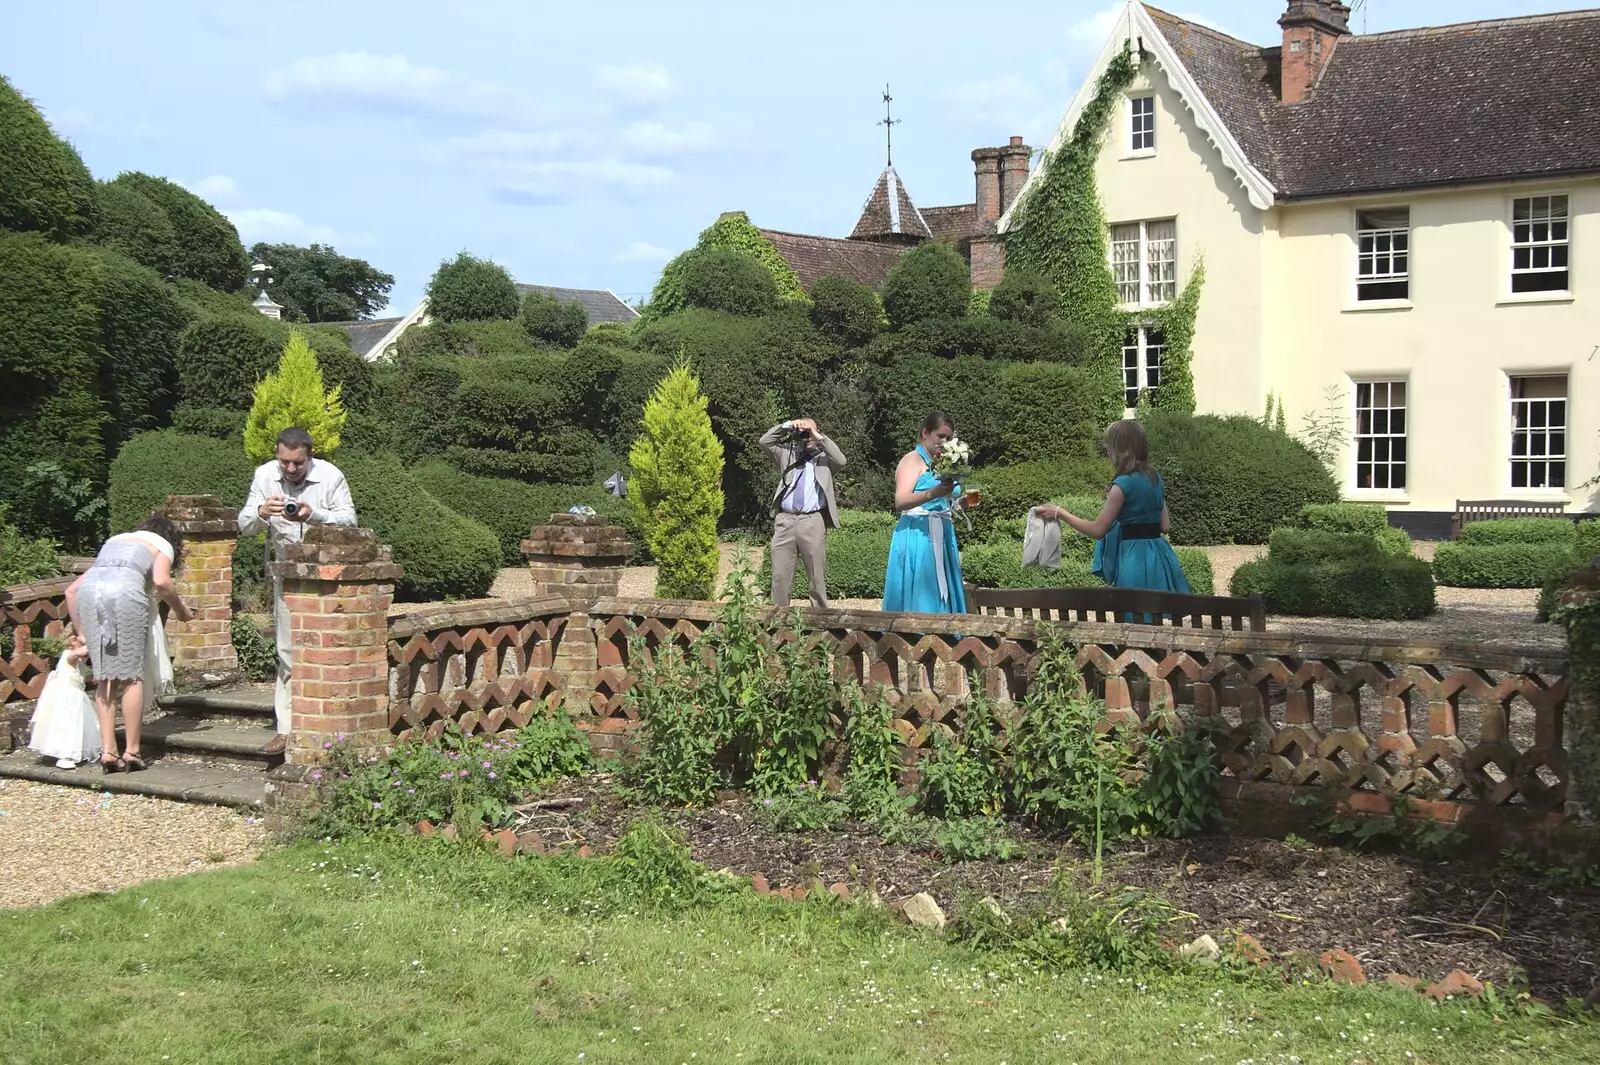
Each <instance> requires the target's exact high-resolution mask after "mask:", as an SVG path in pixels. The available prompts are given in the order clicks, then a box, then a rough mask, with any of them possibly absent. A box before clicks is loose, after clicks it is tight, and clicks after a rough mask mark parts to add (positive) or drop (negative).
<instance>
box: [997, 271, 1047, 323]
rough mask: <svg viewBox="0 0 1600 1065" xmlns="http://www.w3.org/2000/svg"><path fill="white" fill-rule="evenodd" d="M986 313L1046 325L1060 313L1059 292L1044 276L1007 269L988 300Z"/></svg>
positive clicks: (1006, 318) (1001, 317)
mask: <svg viewBox="0 0 1600 1065" xmlns="http://www.w3.org/2000/svg"><path fill="white" fill-rule="evenodd" d="M988 313H989V314H990V315H991V316H992V317H995V318H999V319H1002V320H1006V321H1013V322H1021V323H1022V324H1024V325H1034V326H1042V325H1047V324H1049V323H1050V322H1052V321H1054V320H1055V319H1056V318H1057V317H1058V316H1059V315H1060V314H1061V293H1060V292H1058V291H1056V287H1055V285H1053V284H1051V283H1050V279H1049V278H1047V277H1045V276H1044V275H1043V274H1039V273H1035V272H1034V271H1032V270H1020V269H1019V270H1007V271H1006V275H1005V277H1003V278H1001V280H1000V284H998V285H996V286H995V289H994V292H993V293H992V294H991V295H990V297H989V307H988Z"/></svg>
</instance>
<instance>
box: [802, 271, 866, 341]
mask: <svg viewBox="0 0 1600 1065" xmlns="http://www.w3.org/2000/svg"><path fill="white" fill-rule="evenodd" d="M811 322H812V324H813V325H815V326H816V327H817V329H818V331H820V332H821V333H822V334H823V335H824V336H827V337H829V338H831V339H833V340H834V341H836V342H837V343H839V344H842V345H843V346H845V347H847V348H856V347H860V346H861V345H863V344H865V343H866V342H867V341H869V340H871V339H872V338H873V337H874V336H877V334H878V329H879V328H880V327H881V325H882V323H883V301H882V300H880V299H878V294H877V293H876V292H874V291H872V289H870V288H868V287H867V286H866V285H863V284H861V283H860V282H859V281H852V280H851V279H850V278H848V277H844V276H842V275H840V274H828V275H826V276H824V277H819V278H818V279H817V282H816V284H814V285H812V286H811Z"/></svg>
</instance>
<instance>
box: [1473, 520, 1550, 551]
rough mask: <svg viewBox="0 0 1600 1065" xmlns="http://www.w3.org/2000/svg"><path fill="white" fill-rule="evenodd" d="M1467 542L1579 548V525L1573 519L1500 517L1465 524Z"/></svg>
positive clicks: (1479, 545)
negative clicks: (1553, 545)
mask: <svg viewBox="0 0 1600 1065" xmlns="http://www.w3.org/2000/svg"><path fill="white" fill-rule="evenodd" d="M1459 542H1460V543H1463V544H1471V545H1472V546H1474V547H1483V546H1489V545H1493V544H1561V545H1564V546H1567V547H1576V546H1577V543H1578V525H1577V523H1576V522H1574V521H1573V520H1572V519H1570V518H1498V519H1494V520H1492V521H1473V522H1468V523H1467V524H1466V525H1463V526H1462V527H1461V540H1460V541H1459Z"/></svg>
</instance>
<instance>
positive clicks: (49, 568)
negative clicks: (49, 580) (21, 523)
mask: <svg viewBox="0 0 1600 1065" xmlns="http://www.w3.org/2000/svg"><path fill="white" fill-rule="evenodd" d="M6 510H7V507H6V505H5V504H4V503H0V588H5V587H9V586H10V585H13V584H29V583H32V582H33V581H39V580H44V579H45V578H46V577H54V576H56V575H58V574H59V573H60V572H61V553H60V551H59V550H57V548H56V543H55V541H54V540H51V539H50V538H49V537H46V536H39V537H28V536H24V535H22V532H21V530H19V529H18V528H17V527H16V526H15V525H13V524H11V522H10V521H8V520H7V519H6Z"/></svg>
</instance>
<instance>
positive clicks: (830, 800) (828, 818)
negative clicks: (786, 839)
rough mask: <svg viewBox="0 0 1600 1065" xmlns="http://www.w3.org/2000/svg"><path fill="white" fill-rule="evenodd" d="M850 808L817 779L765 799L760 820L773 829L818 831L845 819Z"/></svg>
mask: <svg viewBox="0 0 1600 1065" xmlns="http://www.w3.org/2000/svg"><path fill="white" fill-rule="evenodd" d="M847 813H849V809H848V808H847V807H846V806H845V804H844V802H843V801H842V800H841V799H840V798H839V797H838V796H837V795H830V794H829V793H828V790H827V789H826V788H824V787H823V786H822V785H821V784H818V783H817V782H816V781H814V780H808V781H806V782H805V783H804V784H800V785H798V786H796V787H794V788H791V789H789V790H787V791H782V792H779V793H778V794H776V795H772V796H769V797H768V798H765V799H762V800H761V801H760V803H758V804H757V805H756V807H755V815H756V820H757V821H759V822H760V823H761V824H762V825H763V826H764V827H765V828H766V829H768V830H769V831H771V832H815V831H817V830H818V829H822V828H832V827H833V826H834V825H836V824H838V823H839V822H840V821H843V820H844V818H845V815H846V814H847Z"/></svg>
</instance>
